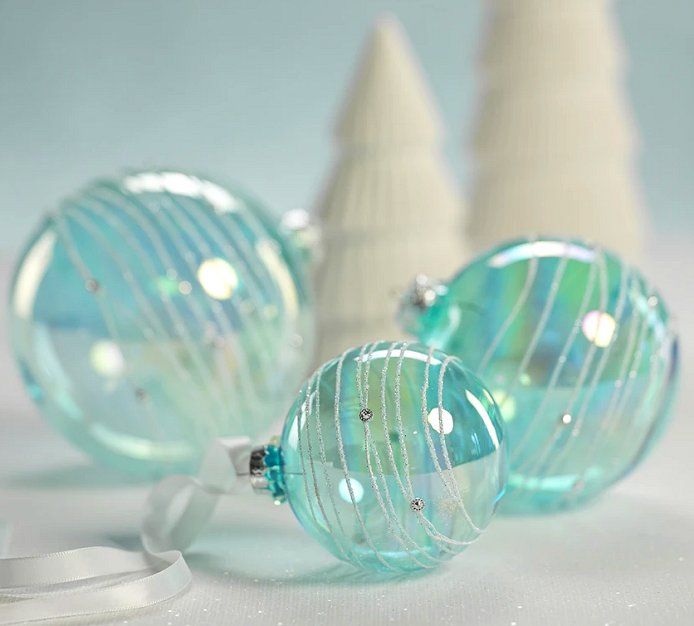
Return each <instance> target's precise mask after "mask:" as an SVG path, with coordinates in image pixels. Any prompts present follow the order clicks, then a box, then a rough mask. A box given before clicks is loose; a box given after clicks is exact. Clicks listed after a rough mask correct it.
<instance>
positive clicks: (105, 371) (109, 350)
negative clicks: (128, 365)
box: [89, 339, 125, 378]
mask: <svg viewBox="0 0 694 626" xmlns="http://www.w3.org/2000/svg"><path fill="white" fill-rule="evenodd" d="M89 361H90V362H91V364H92V367H93V368H94V371H95V372H96V373H97V374H99V375H101V376H103V377H104V378H118V377H119V376H121V375H122V374H123V372H124V371H125V357H124V356H123V353H122V352H121V350H120V348H119V347H118V344H117V343H115V342H114V341H108V340H107V339H103V340H101V341H97V342H96V343H94V345H93V346H92V349H91V350H90V351H89Z"/></svg>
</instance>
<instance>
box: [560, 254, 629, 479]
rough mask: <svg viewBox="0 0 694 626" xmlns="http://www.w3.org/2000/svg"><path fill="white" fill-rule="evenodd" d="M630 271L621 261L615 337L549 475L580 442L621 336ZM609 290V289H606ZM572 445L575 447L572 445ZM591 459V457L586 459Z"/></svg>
mask: <svg viewBox="0 0 694 626" xmlns="http://www.w3.org/2000/svg"><path fill="white" fill-rule="evenodd" d="M630 277H631V275H630V270H629V268H628V267H627V266H626V265H625V263H624V262H623V261H621V265H620V283H619V294H618V296H617V304H616V307H615V311H614V318H613V319H614V320H615V332H614V335H613V336H612V337H611V340H610V343H609V345H608V346H607V347H605V348H604V349H603V352H602V355H601V357H600V360H599V362H598V365H597V367H596V368H595V370H594V371H593V376H592V378H591V381H590V384H589V386H588V391H587V392H586V395H585V396H584V398H583V402H582V403H581V406H580V407H579V409H578V412H577V414H576V419H575V420H574V423H573V425H572V428H571V430H570V435H569V436H570V437H571V439H569V441H567V443H566V445H565V446H563V447H562V448H561V449H560V450H559V451H558V452H557V454H556V455H555V457H554V459H553V461H552V462H551V463H550V465H549V467H548V468H547V473H548V474H553V473H557V472H559V470H557V467H561V463H562V461H563V460H564V459H565V458H566V457H567V456H568V455H569V452H570V451H571V450H572V449H573V448H574V447H575V442H577V441H578V439H577V438H578V435H579V434H580V433H581V431H582V429H583V424H584V422H585V416H586V413H587V412H588V408H589V407H590V402H591V401H592V399H593V396H594V394H595V390H596V388H597V385H598V382H599V380H600V377H601V376H602V373H603V371H604V370H605V366H606V365H607V362H608V361H609V358H610V355H611V353H612V349H613V348H614V346H615V344H616V343H617V338H618V336H619V333H620V330H621V325H622V319H623V316H624V308H625V304H626V301H627V298H626V296H627V293H628V289H627V280H628V279H630ZM606 289H607V288H606ZM606 309H607V305H605V307H604V309H603V308H601V310H600V318H599V320H598V327H597V329H596V335H597V334H598V333H599V332H600V324H601V323H602V320H603V317H602V313H603V312H607V311H606ZM593 345H596V344H595V342H593ZM572 443H573V444H574V445H572ZM586 458H587V459H589V458H590V457H586Z"/></svg>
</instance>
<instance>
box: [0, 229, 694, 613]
mask: <svg viewBox="0 0 694 626" xmlns="http://www.w3.org/2000/svg"><path fill="white" fill-rule="evenodd" d="M693 249H694V235H693V234H690V233H682V234H680V235H678V236H677V237H676V238H673V237H670V238H661V239H660V240H659V241H655V242H654V243H653V245H652V250H651V252H650V254H649V256H648V259H647V261H646V262H645V263H644V264H643V265H644V266H645V268H646V270H647V272H646V273H647V274H648V276H649V277H650V278H651V279H652V280H653V281H654V283H655V284H657V285H660V287H661V293H662V294H663V295H664V297H665V298H666V299H667V301H668V302H669V303H670V306H671V308H672V309H673V310H674V311H675V312H676V313H677V316H678V318H679V328H680V333H681V335H682V336H683V341H682V350H681V354H682V366H683V367H682V369H683V372H682V378H681V390H680V391H681V393H680V398H679V402H678V403H677V406H676V412H675V417H674V420H673V422H672V425H671V427H670V428H669V430H668V432H667V433H666V435H665V437H664V438H663V440H662V441H661V442H660V444H659V445H658V446H657V448H656V450H655V452H654V453H653V454H652V455H651V456H650V457H649V458H648V459H647V460H646V462H645V463H644V464H643V465H642V466H641V467H640V468H639V469H638V470H637V471H635V472H634V473H633V474H632V475H631V476H629V477H628V478H627V479H626V480H624V481H623V482H622V483H620V484H619V485H618V486H617V487H616V488H615V489H613V490H612V491H610V492H609V493H608V494H607V495H606V496H604V497H603V498H602V499H601V500H599V501H598V502H596V503H595V504H593V505H592V506H590V507H588V508H585V509H582V510H579V511H575V512H571V513H562V514H559V515H552V516H542V517H535V518H533V517H521V518H509V517H506V518H504V517H497V519H495V520H494V521H493V523H492V525H491V526H490V527H489V529H488V531H487V532H486V533H485V534H484V535H483V536H482V538H481V539H480V540H479V541H478V542H477V543H476V544H474V545H473V546H471V547H470V548H469V549H468V550H467V551H466V552H465V553H464V554H462V555H460V556H459V557H457V558H456V559H454V560H453V561H451V562H450V564H448V565H446V566H444V567H443V568H441V569H439V570H437V571H436V572H434V573H430V574H426V575H421V576H415V577H411V578H405V579H400V580H389V581H386V580H374V579H373V578H371V577H369V576H368V575H366V574H363V573H361V572H358V571H356V570H354V569H353V568H351V567H350V566H348V565H346V564H342V563H340V562H339V561H337V560H336V559H334V558H333V557H332V556H331V555H330V554H328V553H326V552H325V551H324V550H323V549H322V548H321V547H320V546H319V545H318V544H316V543H315V542H314V541H313V540H312V539H311V537H310V536H308V535H307V534H305V533H304V532H303V530H302V529H301V527H300V526H299V525H298V523H297V522H296V521H295V520H294V518H293V515H292V513H291V511H290V510H289V508H288V507H287V506H283V507H276V506H274V505H273V504H272V502H271V500H270V499H269V498H262V497H258V496H254V495H252V494H248V495H247V496H237V497H234V498H228V499H226V501H225V502H224V503H223V505H222V507H220V511H219V513H218V515H217V516H216V517H215V519H214V522H213V524H212V526H211V527H210V529H209V530H208V531H207V532H206V533H205V534H204V535H203V536H202V537H201V538H200V540H199V541H198V542H197V543H196V544H195V545H194V546H193V549H192V551H191V553H190V555H189V557H188V561H189V564H190V566H191V568H192V570H193V574H194V582H193V585H192V587H191V588H190V590H189V591H187V592H186V593H185V594H183V595H181V596H180V597H178V598H176V599H174V600H172V601H170V602H167V603H164V604H160V605H157V606H155V607H152V608H150V609H147V610H143V611H135V612H130V613H123V614H119V615H117V616H116V617H110V618H102V619H96V620H95V619H88V620H81V621H70V622H69V623H81V624H82V623H88V624H94V623H100V624H102V623H103V624H124V623H128V624H136V625H142V624H154V625H167V626H168V625H171V626H179V625H181V626H183V625H186V624H190V625H198V624H220V625H221V624H224V625H225V626H226V625H236V624H244V625H245V624H249V625H254V624H259V625H260V624H262V625H271V626H289V625H290V624H360V625H366V624H387V623H390V622H396V623H400V624H427V623H432V624H433V623H437V624H438V623H442V624H449V623H450V624H465V625H466V626H474V625H476V624H485V625H487V624H490V625H497V624H498V625H502V626H525V625H537V624H540V625H544V624H580V625H592V624H595V625H599V626H603V625H605V624H629V625H631V624H635V625H640V624H643V625H644V626H655V625H659V624H667V625H675V624H683V625H685V624H686V625H691V624H694V422H693V421H692V415H693V414H694V385H692V384H691V380H690V372H691V370H692V365H693V364H694V350H693V349H692V348H693V346H694V343H692V341H693V340H692V339H691V337H692V336H693V334H694V264H692V261H691V255H692V251H693ZM3 271H4V276H3V281H2V282H3V283H5V284H6V281H7V273H8V271H7V268H5V269H4V270H3ZM3 286H4V285H3ZM3 291H4V292H6V291H7V290H6V288H5V289H3ZM4 327H5V324H2V331H1V332H2V333H3V334H4V333H5V328H4ZM4 345H6V342H5V344H3V346H4ZM0 401H1V407H2V410H1V413H0V520H5V521H6V522H8V523H9V524H10V527H11V534H10V538H9V541H8V542H7V543H8V545H7V550H6V552H7V554H8V555H12V556H19V555H27V554H36V553H41V552H46V551H54V550H64V549H69V548H76V547H80V546H87V545H99V544H100V545H104V544H107V545H108V544H111V545H113V544H116V545H121V546H127V547H131V548H137V547H138V545H139V543H138V525H139V522H140V516H141V511H142V505H143V502H144V499H145V496H146V494H147V490H148V488H147V486H146V485H144V484H137V482H134V481H133V480H132V479H130V480H128V479H124V478H123V477H122V476H120V475H118V474H116V473H114V472H112V471H110V470H108V469H104V468H99V467H95V466H92V465H91V464H90V463H89V461H88V459H86V458H85V457H84V456H83V455H82V454H81V453H79V452H77V451H75V450H72V449H71V448H70V446H69V445H68V444H67V443H66V442H64V441H63V439H62V438H61V437H60V436H59V435H58V434H57V433H55V432H53V431H52V430H51V429H50V428H49V427H48V426H46V425H45V424H44V422H43V421H42V420H41V418H40V417H39V415H38V413H37V411H36V409H35V408H34V407H33V406H32V405H31V403H30V402H29V401H28V400H27V399H26V397H25V394H24V391H23V389H22V387H21V383H20V381H19V378H18V376H17V374H16V372H15V369H14V366H13V363H12V359H11V356H10V354H9V350H8V349H7V348H6V347H3V348H2V350H1V351H0ZM1 545H2V531H0V546H1Z"/></svg>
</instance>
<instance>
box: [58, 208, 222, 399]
mask: <svg viewBox="0 0 694 626" xmlns="http://www.w3.org/2000/svg"><path fill="white" fill-rule="evenodd" d="M70 215H71V216H72V219H74V221H75V222H76V223H78V224H80V226H81V227H82V228H84V229H85V230H87V231H89V232H90V233H91V234H92V236H94V237H95V238H96V239H98V240H100V242H101V245H102V246H103V249H104V250H106V251H107V252H108V254H109V256H110V257H111V259H112V260H113V261H114V262H115V263H116V264H117V265H118V266H119V267H120V268H121V273H122V275H123V278H124V279H125V281H126V282H127V283H128V284H129V285H130V287H131V290H132V293H133V296H134V297H135V299H136V300H138V302H139V304H140V307H141V310H142V312H143V314H144V315H145V317H147V318H148V321H149V323H150V325H151V327H152V328H153V329H157V331H158V333H159V335H160V336H161V337H162V338H166V339H169V338H170V336H169V335H168V334H167V332H166V330H165V329H164V327H163V326H162V325H161V322H160V320H159V318H158V317H157V315H156V313H155V312H154V310H153V309H152V308H151V306H150V304H149V301H148V300H147V296H146V295H145V294H144V293H143V292H142V290H141V287H140V285H139V284H138V283H137V281H136V280H135V279H134V276H133V274H132V272H131V271H130V269H129V267H128V264H127V263H125V262H124V261H123V260H122V257H121V255H120V254H119V253H118V252H116V251H115V250H114V249H113V247H112V246H111V245H110V243H109V241H108V239H107V238H106V237H105V236H104V235H103V233H102V232H101V231H100V229H99V228H98V227H97V226H95V225H94V224H93V223H92V222H91V220H90V219H89V218H88V217H87V214H85V213H83V212H81V211H80V210H79V209H69V210H66V211H65V217H66V219H67V218H68V217H69V216H70ZM143 261H146V259H143ZM156 276H157V274H155V275H154V276H153V278H156ZM162 304H164V308H165V309H166V311H167V314H168V315H169V317H170V318H171V320H172V322H173V324H174V329H175V330H176V331H177V333H178V334H179V337H180V338H181V340H182V341H183V343H184V344H186V347H187V348H188V349H189V351H190V353H191V356H193V358H194V359H195V360H196V367H197V369H198V372H199V374H200V376H201V378H200V382H201V383H202V384H203V385H205V386H206V387H207V388H208V393H211V394H212V395H213V396H215V397H217V396H218V394H217V393H216V392H215V390H214V389H213V388H212V387H210V386H209V384H208V383H207V382H206V381H207V378H208V377H209V376H208V375H209V371H208V370H207V368H206V366H205V364H204V361H203V359H202V357H201V356H200V355H199V354H198V352H197V347H196V346H195V344H194V342H193V341H192V339H191V337H190V335H188V333H187V332H186V328H185V325H184V324H183V321H182V319H181V318H180V316H179V315H178V312H177V311H176V310H175V307H173V306H172V304H171V302H170V300H169V298H168V296H167V295H163V297H162ZM164 344H166V342H164ZM157 348H161V349H162V350H166V352H167V354H169V356H170V360H171V361H172V363H173V364H175V367H176V369H177V371H178V374H179V377H180V378H181V380H182V381H188V383H189V381H190V373H189V372H188V371H187V370H186V369H185V367H183V365H182V364H181V363H180V361H179V359H178V357H177V356H176V353H175V351H173V350H171V349H170V348H169V346H168V345H163V346H162V345H159V344H158V345H157ZM201 361H202V362H201ZM217 401H218V402H219V403H220V406H223V403H222V400H221V399H220V398H219V397H217Z"/></svg>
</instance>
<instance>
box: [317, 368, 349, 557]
mask: <svg viewBox="0 0 694 626" xmlns="http://www.w3.org/2000/svg"><path fill="white" fill-rule="evenodd" d="M324 367H325V365H323V366H322V367H321V368H320V369H319V370H318V372H317V379H316V420H315V425H316V436H317V438H318V452H319V456H320V461H321V467H322V468H323V478H324V479H325V485H326V490H327V492H328V498H329V499H330V506H331V508H332V510H333V514H334V516H335V522H336V523H337V526H338V528H339V529H340V533H341V535H340V537H338V538H339V539H340V540H341V542H344V543H345V544H347V545H346V546H341V552H343V551H344V552H349V557H348V558H349V560H352V561H356V562H357V563H360V564H361V563H362V561H361V559H360V558H359V556H358V555H357V553H356V551H354V550H351V547H350V546H349V543H350V542H349V540H348V538H347V533H346V532H345V529H344V525H343V524H342V517H341V516H340V511H339V509H338V506H337V503H336V502H335V496H334V495H333V481H332V479H331V478H330V468H329V464H328V459H327V455H326V453H325V441H324V440H323V427H322V426H321V414H320V385H321V380H322V378H321V377H322V375H323V368H324ZM309 427H310V424H309ZM314 480H316V479H315V477H314ZM327 519H328V518H327V515H326V520H327Z"/></svg>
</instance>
